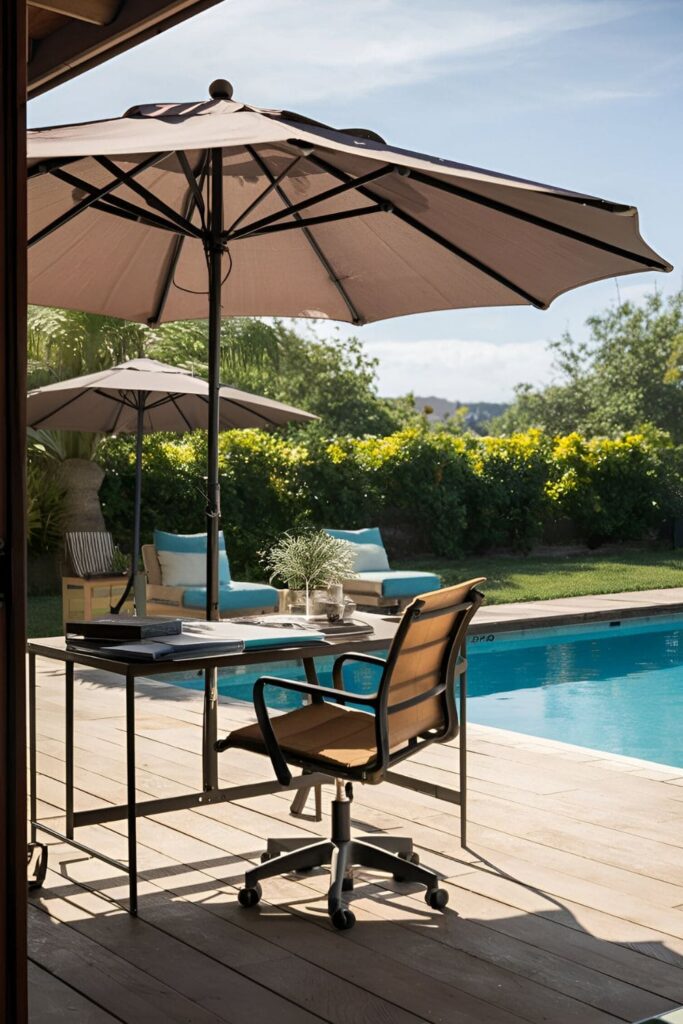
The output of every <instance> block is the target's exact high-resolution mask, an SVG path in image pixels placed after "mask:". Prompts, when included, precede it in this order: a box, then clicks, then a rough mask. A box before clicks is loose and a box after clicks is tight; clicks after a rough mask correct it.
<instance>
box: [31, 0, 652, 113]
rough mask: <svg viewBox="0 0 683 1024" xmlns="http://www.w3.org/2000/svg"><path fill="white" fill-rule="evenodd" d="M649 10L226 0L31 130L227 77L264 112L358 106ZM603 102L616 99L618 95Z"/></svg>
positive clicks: (459, 1) (51, 101) (478, 2)
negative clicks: (71, 114)
mask: <svg viewBox="0 0 683 1024" xmlns="http://www.w3.org/2000/svg"><path fill="white" fill-rule="evenodd" d="M642 2H643V0H557V2H554V3H551V2H549V0H515V3H513V4H510V3H509V0H423V2H421V3H418V4H415V3H413V2H412V0H343V2H341V3H340V2H338V0H227V2H224V3H221V4H218V5H217V6H216V7H214V8H211V9H210V10H208V11H206V12H205V13H203V14H201V15H198V16H197V17H195V18H193V19H190V20H189V21H187V22H185V23H183V24H181V25H179V26H177V27H176V28H174V29H171V30H170V31H168V32H166V33H163V34H162V35H160V36H158V37H157V38H155V39H153V40H150V41H149V42H147V43H145V44H143V46H142V47H140V48H139V49H135V50H133V51H131V52H130V53H127V54H124V55H122V56H121V57H119V58H117V59H116V60H114V61H113V62H111V63H110V64H108V65H106V66H105V67H103V68H100V69H95V70H94V71H92V72H90V73H89V75H87V76H86V77H85V79H83V80H80V81H79V82H77V83H72V84H67V85H66V86H64V87H63V89H62V90H59V91H58V93H56V94H54V95H51V96H47V97H44V98H39V99H38V100H37V101H36V102H35V104H32V107H33V110H34V111H35V114H36V115H37V117H35V116H33V117H32V122H33V123H34V124H37V123H47V122H48V121H49V120H54V119H55V115H54V114H53V111H54V110H55V109H56V108H57V107H61V108H62V110H63V108H64V106H65V105H70V104H69V102H68V100H69V98H71V97H73V102H74V104H75V106H76V108H77V109H78V111H79V115H78V116H79V117H80V116H87V117H90V116H93V114H95V113H97V114H98V115H99V116H103V115H105V114H113V113H116V112H117V111H119V109H125V106H126V105H128V104H129V103H130V102H133V101H135V102H138V101H139V99H140V97H141V96H143V97H145V98H147V99H149V100H153V99H154V98H155V95H156V94H157V93H159V89H160V83H162V84H163V95H161V94H160V93H159V95H158V98H159V99H164V100H175V99H177V100H183V99H189V98H196V97H197V96H200V95H204V94H205V92H206V88H207V85H208V83H209V82H210V81H211V79H212V78H215V77H218V76H221V77H228V78H230V79H231V81H233V82H234V84H235V86H236V98H238V99H240V98H242V99H246V100H248V101H250V102H253V103H257V104H258V103H261V104H264V105H268V104H273V103H277V104H278V105H282V106H287V105H288V106H294V105H295V104H300V105H302V106H304V107H305V106H306V105H307V104H311V103H312V104H315V103H318V104H320V103H321V102H324V101H328V100H330V101H334V102H339V101H340V100H341V101H342V102H345V101H347V100H349V99H350V100H352V101H353V100H354V99H355V98H357V97H361V96H367V95H369V94H371V93H373V92H376V91H377V90H380V89H384V88H387V87H396V86H401V87H410V86H411V85H416V84H418V83H424V82H429V81H433V80H434V79H438V78H440V77H441V76H444V75H446V74H453V73H460V72H463V71H465V70H467V68H468V67H469V64H468V62H470V61H471V60H473V59H474V60H476V61H477V62H479V63H478V64H477V65H476V66H478V67H480V62H481V61H482V60H484V59H485V58H488V59H491V60H496V61H508V60H510V59H511V58H513V56H514V54H515V52H516V50H518V49H519V48H520V47H528V46H531V45H543V44H545V43H547V42H548V41H549V40H551V39H552V38H553V37H556V36H558V35H561V34H562V33H567V32H571V31H576V30H580V29H588V28H592V27H595V26H598V25H601V24H608V23H612V22H615V21H618V20H621V19H622V18H625V17H628V16H630V15H631V14H633V13H635V12H636V11H638V10H639V9H641V5H642ZM169 69H170V78H169ZM85 81H91V82H92V83H93V87H94V88H93V89H92V90H91V91H90V95H86V93H85V92H84V89H83V82H85ZM169 83H170V84H171V90H170V93H169ZM105 84H106V88H103V86H104V85H105ZM86 92H87V91H86ZM603 92H604V96H603V98H609V87H608V86H605V88H604V89H603ZM618 92H619V90H618V89H617V90H615V95H616V94H618ZM60 101H61V102H60ZM65 101H66V104H65ZM103 102H104V105H105V106H106V107H107V109H106V110H103ZM91 105H94V108H93V109H92V110H91V109H90V107H91ZM32 113H33V111H32ZM63 117H64V115H63V113H62V119H63ZM57 119H59V115H57Z"/></svg>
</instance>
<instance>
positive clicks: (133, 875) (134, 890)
mask: <svg viewBox="0 0 683 1024" xmlns="http://www.w3.org/2000/svg"><path fill="white" fill-rule="evenodd" d="M126 775H127V782H128V793H127V798H128V893H129V899H130V903H129V910H130V913H131V914H132V915H133V916H134V917H136V916H137V912H138V851H137V815H136V806H135V804H136V799H137V797H136V792H135V675H134V673H133V671H132V669H128V670H127V672H126Z"/></svg>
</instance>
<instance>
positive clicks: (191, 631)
mask: <svg viewBox="0 0 683 1024" xmlns="http://www.w3.org/2000/svg"><path fill="white" fill-rule="evenodd" d="M183 635H185V636H205V637H214V638H215V639H221V640H243V641H244V648H245V650H247V651H248V650H256V649H258V648H262V647H287V646H289V645H290V644H295V645H297V646H298V645H299V644H324V643H328V640H327V637H326V636H325V635H324V634H323V633H321V632H319V631H318V630H316V629H301V628H298V627H297V628H289V629H288V628H285V627H282V626H276V627H275V628H272V627H268V626H261V625H258V626H252V625H248V624H246V623H244V622H233V621H231V620H229V619H227V620H225V619H224V620H223V621H222V622H203V621H202V620H201V619H190V620H185V621H184V622H183Z"/></svg>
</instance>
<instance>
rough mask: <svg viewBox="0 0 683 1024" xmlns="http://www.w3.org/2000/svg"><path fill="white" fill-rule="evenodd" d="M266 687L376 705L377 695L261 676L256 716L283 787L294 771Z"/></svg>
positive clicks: (222, 744)
mask: <svg viewBox="0 0 683 1024" xmlns="http://www.w3.org/2000/svg"><path fill="white" fill-rule="evenodd" d="M266 686H279V687H281V688H282V689H284V690H295V691H297V692H298V693H309V694H311V696H314V695H318V696H323V697H332V698H334V700H336V701H337V702H338V703H340V704H343V703H346V702H347V701H352V702H353V703H354V704H367V705H369V706H371V707H376V699H375V697H357V696H356V695H355V694H346V693H343V694H342V693H339V691H338V690H335V689H333V688H332V687H330V686H315V685H314V684H313V683H304V682H302V681H299V680H298V679H279V678H278V677H277V676H261V678H260V679H257V680H256V682H255V683H254V709H255V711H256V719H257V721H258V724H259V728H260V729H261V735H262V736H263V742H264V743H265V745H266V750H267V751H268V756H269V757H270V760H271V761H272V764H273V769H274V771H275V776H276V778H277V780H278V782H279V783H280V784H281V785H283V786H288V785H289V784H290V782H291V781H292V773H291V772H290V770H289V767H288V765H287V762H286V760H285V757H284V754H283V753H282V750H281V749H280V744H279V743H278V741H277V737H276V735H275V731H274V729H273V724H272V722H271V719H270V715H269V714H268V708H267V707H266V700H265V696H264V690H265V688H266ZM215 749H216V750H217V751H218V752H219V753H220V752H221V751H223V750H225V749H227V741H226V740H219V741H218V742H217V743H216V744H215Z"/></svg>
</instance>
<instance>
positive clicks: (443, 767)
mask: <svg viewBox="0 0 683 1024" xmlns="http://www.w3.org/2000/svg"><path fill="white" fill-rule="evenodd" d="M39 670H40V671H39V679H38V691H39V698H38V699H39V715H38V734H39V743H38V747H39V759H38V765H39V772H40V777H39V798H40V800H39V809H40V812H41V814H50V815H58V816H62V815H63V808H64V797H65V793H64V777H65V763H64V722H63V680H62V675H61V672H60V671H59V670H58V669H57V670H56V669H55V666H54V665H50V664H49V663H45V662H40V663H39ZM75 706H76V716H77V720H76V734H75V765H76V786H77V789H76V794H75V802H76V807H77V808H79V809H80V808H86V807H92V806H99V805H105V804H108V803H122V802H124V801H125V796H126V786H125V783H126V775H125V759H124V755H125V720H124V716H123V711H124V706H123V687H122V685H121V681H120V680H115V679H113V678H112V677H105V676H103V675H102V674H101V673H97V672H87V673H84V674H83V676H81V675H80V673H78V674H77V683H76V704H75ZM136 714H137V732H138V738H137V750H138V765H139V770H138V774H137V785H138V790H139V798H140V799H145V798H146V797H157V796H165V795H172V794H178V793H182V792H193V791H196V790H197V789H199V788H200V778H201V762H200V749H201V744H200V736H201V694H200V693H199V692H196V691H187V690H181V689H178V688H177V687H175V686H174V685H173V684H172V683H168V682H165V683H157V682H155V681H153V680H150V681H145V682H144V683H141V684H140V687H139V688H138V691H137V697H136ZM251 720H253V712H252V709H251V708H250V707H249V706H247V705H241V704H237V703H230V702H227V701H221V704H220V708H219V723H220V728H221V730H225V731H228V730H229V729H230V728H234V727H236V726H238V725H242V724H244V723H245V722H247V721H251ZM470 743H471V751H472V752H471V758H470V763H471V778H470V815H469V818H470V832H469V836H470V843H469V846H470V849H469V850H465V851H463V850H461V848H460V846H459V839H458V831H459V830H458V815H457V808H454V807H452V806H450V805H446V804H443V803H441V802H439V801H437V800H435V799H433V798H429V797H422V796H420V795H418V794H416V793H413V792H409V791H406V790H402V789H399V788H397V787H395V786H391V785H383V786H379V787H372V786H366V787H356V800H355V802H354V806H353V817H354V821H355V827H356V828H357V829H358V830H359V831H376V830H389V831H392V832H393V831H395V832H397V833H398V834H403V835H413V836H414V837H415V839H416V843H417V845H418V847H419V848H420V850H421V853H422V859H423V861H424V862H425V863H429V864H431V865H433V867H434V868H435V869H436V870H437V871H439V872H440V873H441V874H442V875H443V876H444V878H446V879H447V882H446V883H445V884H446V887H447V888H448V889H449V892H450V894H451V906H452V907H453V908H454V909H455V910H457V911H459V916H458V915H457V914H456V913H453V912H451V911H449V912H447V913H446V914H444V915H434V914H433V913H432V912H431V911H429V910H428V909H427V908H426V907H425V905H424V901H423V899H422V896H421V893H420V892H416V891H415V890H414V889H411V888H410V887H406V886H397V885H396V884H395V883H391V882H390V883H388V884H385V883H384V882H381V881H380V879H378V878H377V877H376V876H374V875H373V874H372V873H364V872H361V873H359V875H358V879H357V885H356V891H355V892H354V894H353V906H354V912H356V914H357V917H358V924H357V926H356V928H355V929H354V930H353V931H352V932H349V933H344V934H338V933H335V932H334V931H333V930H331V929H330V927H329V923H328V921H327V918H326V915H325V910H324V896H325V889H326V875H325V873H324V872H314V873H312V874H310V875H306V876H290V877H288V878H282V879H272V880H269V881H268V882H267V883H266V884H265V885H264V898H263V901H262V904H261V905H260V906H259V908H258V909H257V910H256V911H252V912H250V913H246V912H244V911H243V910H242V909H241V908H240V907H239V906H238V905H237V903H236V900H235V890H236V888H237V887H239V885H240V884H241V878H242V875H243V872H244V870H245V869H246V868H247V866H248V865H249V864H250V863H254V862H255V861H256V860H257V858H258V856H259V854H260V851H261V849H262V848H263V843H264V838H265V837H266V836H273V835H281V836H282V835H301V836H310V837H311V838H313V837H315V836H319V835H325V834H326V833H327V830H328V829H329V813H328V800H327V799H326V800H325V801H324V817H323V821H322V822H314V821H312V820H311V819H310V818H301V819H292V818H291V817H290V816H289V814H288V804H289V796H288V795H287V794H286V793H282V794H272V795H270V796H267V797H263V798H259V799H258V800H254V801H248V802H247V801H242V802H240V803H239V804H217V805H212V806H205V807H198V808H194V809H191V810H190V809H188V810H184V811H178V812H174V813H172V814H164V815H159V816H157V817H155V818H154V819H140V820H139V825H138V829H139V840H140V847H139V866H140V876H141V882H140V918H139V919H137V920H133V919H130V918H129V917H128V915H126V914H125V913H124V912H123V911H122V910H121V909H120V908H119V907H118V906H117V904H116V903H113V902H112V899H123V900H125V897H126V892H127V887H126V882H125V877H124V876H123V875H121V874H118V873H117V872H116V871H115V870H114V869H112V868H110V867H108V866H107V865H105V864H103V862H100V861H95V860H91V859H87V858H86V859H84V857H83V855H82V854H80V853H78V851H75V850H73V849H72V848H70V847H68V846H66V845H64V844H61V845H60V844H57V843H54V844H51V854H50V857H51V859H50V871H49V872H48V878H47V881H46V885H45V887H44V889H43V890H42V892H41V893H38V894H36V895H35V896H34V897H33V899H34V902H35V903H36V907H35V908H33V909H32V911H31V923H32V932H31V942H32V954H31V955H32V957H33V959H34V961H35V965H34V974H35V972H38V973H37V974H36V978H37V980H36V984H35V995H34V999H35V1000H38V1001H39V1002H42V1003H45V1001H46V993H47V992H50V993H53V997H54V998H55V999H57V1000H58V1001H60V1000H61V1001H63V1002H64V1007H65V1014H64V1016H63V1018H57V1017H54V1018H52V1019H55V1020H56V1019H65V1020H69V1019H74V1020H79V1021H80V1020H81V1019H82V1020H83V1021H84V1022H85V1024H90V1022H91V1021H92V1024H109V1022H110V1021H112V1020H122V1021H131V1022H136V1024H137V1021H138V1020H142V1019H144V1020H147V1019H149V1020H150V1021H151V1022H153V1024H156V1021H157V1020H158V1021H159V1022H161V1020H168V1021H169V1022H172V1024H175V1022H176V1021H177V1022H178V1024H180V1021H181V1020H187V1021H190V1022H192V1024H194V1022H195V1021H196V1022H197V1024H209V1022H212V1024H213V1022H214V1021H216V1022H219V1021H220V1022H221V1024H222V1022H224V1021H230V1022H233V1021H234V1022H236V1024H237V1022H239V1024H241V1022H242V1021H244V1022H245V1024H259V1022H260V1021H263V1022H264V1024H265V1022H266V1021H268V1020H278V1022H279V1021H283V1024H289V1022H291V1024H313V1022H315V1021H330V1022H333V1024H348V1022H349V1021H351V1020H353V1021H354V1024H356V1022H358V1024H375V1022H376V1024H393V1022H394V1021H396V1022H397V1024H418V1022H420V1021H433V1022H437V1021H442V1020H444V1021H445V1020H447V1021H448V1022H449V1024H479V1022H481V1021H486V1022H487V1024H521V1022H522V1021H526V1022H534V1024H535V1022H538V1024H545V1022H546V1021H553V1022H555V1021H557V1022H560V1021H561V1022H562V1024H574V1022H575V1024H584V1022H589V1024H591V1022H593V1024H608V1022H612V1021H614V1022H616V1021H624V1020H632V1019H635V1018H638V1017H645V1016H647V1015H648V1014H653V1013H659V1012H662V1011H663V1010H665V1009H667V1008H669V1007H671V1006H672V1005H675V1004H676V1003H680V1002H683V863H682V859H681V856H680V847H681V846H682V845H683V836H682V835H681V830H680V826H679V825H678V819H677V816H676V815H677V811H676V809H677V808H678V814H680V806H681V803H680V798H681V795H683V794H681V787H680V786H679V785H677V783H676V779H677V778H680V775H676V773H675V772H674V773H672V772H671V771H667V770H666V769H664V770H659V769H658V768H657V767H656V766H652V767H651V768H648V766H647V765H646V764H645V763H643V762H640V763H638V762H631V761H629V760H628V759H620V758H612V757H610V755H604V754H600V753H599V752H592V751H583V750H581V749H579V748H572V747H564V746H562V745H560V744H553V743H551V742H549V741H540V740H535V739H534V738H533V737H526V736H521V735H519V734H514V733H510V732H506V731H503V730H494V729H490V728H487V729H484V728H482V729H477V728H476V727H472V728H471V731H470ZM402 770H403V769H402ZM405 774H414V775H415V776H416V777H418V778H421V779H425V780H431V781H439V782H440V783H441V784H443V785H447V786H452V787H454V788H457V785H458V774H457V748H456V746H454V745H444V746H443V747H432V748H429V750H427V751H425V752H423V753H422V754H421V755H420V756H419V757H416V758H414V759H412V760H411V761H410V762H407V763H406V771H405ZM220 777H221V782H222V784H225V785H229V784H239V783H243V782H249V781H256V780H258V779H267V778H270V777H271V774H270V766H269V764H268V762H267V761H266V760H265V759H263V758H259V757H258V756H256V755H250V754H246V753H244V752H240V751H228V752H226V754H225V755H223V756H222V757H221V759H220ZM125 835H126V826H125V822H123V821H122V822H112V823H110V824H108V825H107V826H91V827H89V828H84V829H82V830H81V829H79V837H80V838H81V839H82V840H83V841H84V842H86V843H89V844H90V845H92V846H94V847H95V848H101V849H102V850H103V852H106V853H108V854H109V855H110V856H113V857H117V858H121V859H125V856H126V842H125ZM87 885H95V886H96V887H97V888H98V889H100V890H101V892H102V894H93V893H91V892H89V891H88V889H87V888H85V887H84V886H87ZM84 965H85V966H84ZM78 1000H80V1001H81V1002H79V1003H78V1005H79V1007H81V1009H82V1018H81V1017H77V1016H74V1015H73V1014H74V1013H75V1011H74V1010H73V1009H72V1007H73V1006H75V1005H76V1002H78ZM75 1001H76V1002H75ZM36 1005H38V1003H37V1002H36ZM166 1009H168V1012H166ZM147 1010H149V1012H147ZM70 1013H71V1014H72V1017H71V1018H70V1017H69V1014H70ZM33 1019H34V1020H35V1021H36V1022H37V1021H38V1020H41V1024H42V1019H41V1018H38V1017H36V1016H35V1015H34V1017H33ZM45 1019H46V1020H49V1019H50V1018H45Z"/></svg>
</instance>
